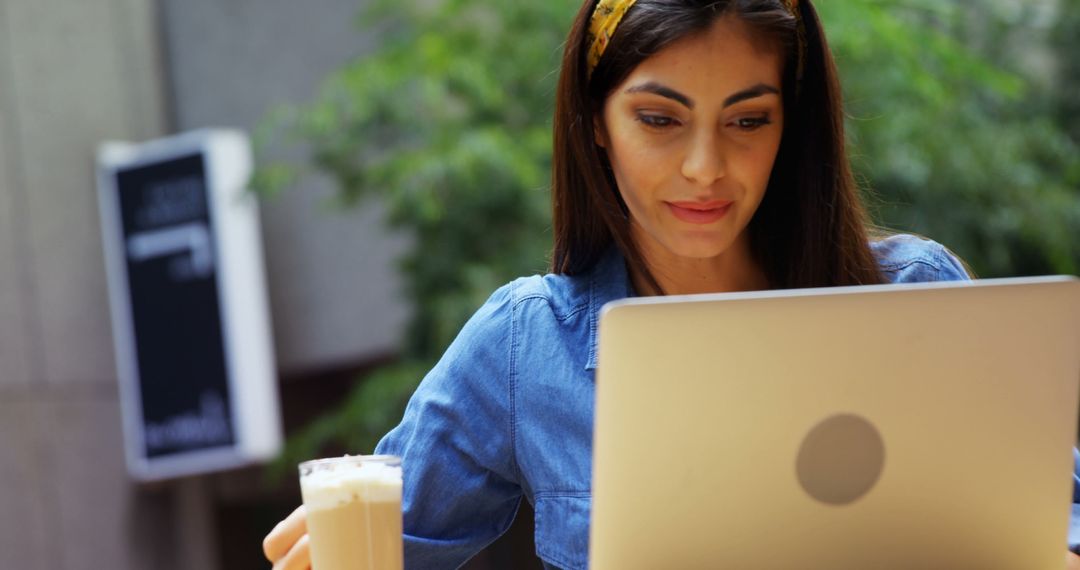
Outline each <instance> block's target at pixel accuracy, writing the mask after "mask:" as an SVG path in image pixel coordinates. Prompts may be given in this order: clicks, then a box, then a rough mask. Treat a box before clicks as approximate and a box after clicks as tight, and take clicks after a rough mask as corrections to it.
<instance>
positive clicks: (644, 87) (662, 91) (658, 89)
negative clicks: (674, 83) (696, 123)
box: [626, 81, 694, 109]
mask: <svg viewBox="0 0 1080 570" xmlns="http://www.w3.org/2000/svg"><path fill="white" fill-rule="evenodd" d="M626 92H627V93H652V94H654V95H659V96H661V97H667V98H668V99H671V100H673V101H678V102H679V103H682V104H683V106H685V107H686V108H687V109H693V108H694V100H693V99H691V98H689V97H687V96H686V95H683V94H682V93H679V92H678V91H676V90H674V89H672V88H670V87H667V86H664V85H661V84H659V83H657V82H655V81H647V82H645V83H642V84H640V85H635V86H633V87H631V88H629V89H627V90H626Z"/></svg>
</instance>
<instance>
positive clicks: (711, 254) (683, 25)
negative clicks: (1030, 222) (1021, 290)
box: [264, 0, 968, 570]
mask: <svg viewBox="0 0 1080 570" xmlns="http://www.w3.org/2000/svg"><path fill="white" fill-rule="evenodd" d="M554 142H555V149H554V169H553V170H554V172H553V207H554V233H555V243H554V251H553V256H552V273H551V274H549V275H546V276H543V277H540V276H535V277H529V278H524V279H519V280H516V281H514V282H512V283H510V284H508V285H506V286H504V287H502V288H500V289H499V290H497V291H496V292H495V293H494V294H493V295H492V296H491V298H490V299H489V300H488V302H487V303H486V304H485V305H484V306H483V307H481V308H480V310H479V311H478V312H477V314H476V315H475V316H474V317H473V318H472V319H471V320H470V321H469V323H468V324H466V325H465V327H464V329H463V330H462V331H461V333H460V335H459V336H458V338H457V340H456V341H455V342H454V343H453V344H452V345H451V346H450V348H449V349H448V350H447V352H446V354H445V355H444V356H443V358H442V360H441V361H440V362H439V364H438V365H436V367H435V368H434V369H433V370H432V371H431V372H430V373H429V374H428V376H427V377H426V378H425V379H424V381H423V382H422V383H421V385H420V387H419V388H418V389H417V391H416V393H415V395H414V396H413V398H412V400H411V401H410V403H409V406H408V408H407V410H406V411H405V416H404V418H403V420H402V422H401V425H399V426H398V427H397V428H395V429H394V430H393V431H391V432H390V433H389V434H388V435H387V436H386V437H385V438H384V439H383V441H382V442H381V443H380V444H379V446H378V448H377V450H376V452H377V453H382V454H393V455H399V456H401V457H402V465H403V468H404V480H405V495H404V499H403V508H404V525H405V526H404V528H405V559H406V564H407V566H408V567H410V568H453V567H457V566H458V565H460V564H461V563H463V562H464V561H465V560H467V559H468V558H469V557H470V556H472V555H473V554H475V553H476V552H477V551H479V550H480V549H481V548H483V547H484V546H486V545H487V544H489V543H490V542H491V541H493V540H494V539H495V538H496V537H498V536H499V535H500V534H501V533H502V532H504V531H505V530H506V528H507V527H508V526H509V525H510V523H511V521H512V520H513V518H514V515H515V513H516V512H517V508H518V505H519V504H520V502H521V500H522V499H523V498H524V499H525V500H527V501H529V503H530V504H532V505H533V507H534V510H535V512H536V521H535V522H536V524H535V527H536V552H537V555H538V556H539V557H540V558H541V559H542V560H543V561H544V563H545V564H546V565H547V566H549V567H551V566H554V567H560V568H570V569H579V568H585V566H586V564H587V553H588V525H589V504H590V499H589V498H590V473H591V442H592V420H593V407H592V406H593V393H594V392H593V390H594V385H593V372H594V369H595V367H596V351H595V347H596V322H597V314H598V312H599V310H600V308H601V307H602V306H603V305H604V303H606V302H608V301H612V300H615V299H619V298H624V297H627V296H633V295H664V294H687V293H706V292H723V291H751V290H761V289H770V288H794V287H822V286H834V285H861V284H873V283H898V282H913V281H934V280H958V279H967V278H968V275H967V273H966V272H965V269H964V266H963V264H962V263H961V262H960V261H959V260H957V259H956V258H955V257H954V256H953V255H951V254H950V253H949V252H948V250H946V249H945V248H943V247H942V246H941V245H938V244H937V243H934V242H932V241H928V240H924V239H920V238H916V237H913V236H903V235H897V236H888V237H885V236H882V235H878V236H872V235H871V234H870V231H869V230H868V226H867V223H866V220H865V216H864V213H863V209H862V207H861V205H860V203H859V199H858V193H857V191H856V186H855V183H854V181H853V179H852V175H851V172H850V169H849V165H848V161H847V158H846V156H845V151H844V129H843V115H842V109H841V99H840V87H839V82H838V80H837V75H836V70H835V68H834V65H833V61H832V57H831V55H830V52H829V49H828V46H827V44H826V41H825V37H824V35H823V31H822V27H821V23H820V21H819V19H818V16H817V13H816V11H815V9H814V7H813V6H812V5H811V3H810V1H809V0H801V1H796V0H637V1H634V0H601V1H600V2H597V0H586V1H585V3H584V5H583V6H582V8H581V11H580V12H579V13H578V15H577V18H576V20H575V21H574V24H573V27H572V29H571V31H570V36H569V39H568V41H567V44H566V49H565V55H564V58H563V62H562V69H561V77H560V82H559V90H558V99H557V102H556V111H555V133H554ZM304 516H305V515H304V511H303V509H302V508H300V509H297V511H296V512H295V513H294V514H293V515H291V516H290V517H289V518H288V519H286V520H285V521H283V522H282V523H281V524H279V525H278V527H277V528H275V529H274V531H273V532H271V534H270V535H269V536H268V537H267V539H266V542H265V543H264V547H265V550H266V554H267V557H268V558H269V559H270V560H271V561H273V562H275V563H276V565H275V566H274V568H275V569H279V570H281V569H289V570H299V569H303V568H306V567H307V566H308V557H307V550H306V536H305V534H304V528H305V527H304Z"/></svg>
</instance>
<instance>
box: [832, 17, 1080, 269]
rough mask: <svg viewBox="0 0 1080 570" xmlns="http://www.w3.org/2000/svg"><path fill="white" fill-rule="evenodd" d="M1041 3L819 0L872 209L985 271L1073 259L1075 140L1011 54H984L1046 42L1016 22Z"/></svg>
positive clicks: (1072, 263)
mask: <svg viewBox="0 0 1080 570" xmlns="http://www.w3.org/2000/svg"><path fill="white" fill-rule="evenodd" d="M1039 4H1040V3H1038V2H1033V3H1027V4H1026V5H1024V6H1019V5H1010V6H1008V7H1005V6H1000V7H998V6H997V4H995V3H992V2H990V3H988V2H963V1H954V2H933V3H930V2H922V1H918V2H916V1H899V0H896V1H872V0H847V1H845V2H820V3H818V5H819V6H820V11H821V13H822V17H823V19H824V20H825V26H826V32H827V34H828V36H829V38H830V41H831V43H832V46H833V49H834V51H835V53H836V57H837V61H838V65H839V67H840V71H841V77H842V80H843V84H844V92H845V96H846V98H847V102H848V113H849V120H848V128H849V136H850V142H851V147H852V155H853V157H854V165H855V167H856V169H857V171H858V172H859V173H860V174H861V175H862V178H863V179H865V180H867V181H868V184H869V186H870V188H871V189H872V191H873V192H874V194H875V195H876V196H877V198H878V205H877V206H878V207H877V208H876V211H877V212H878V214H879V221H881V222H882V223H883V224H884V225H886V226H888V227H893V228H897V229H901V230H908V231H915V232H918V233H922V234H926V235H929V236H932V237H934V238H935V239H938V240H939V241H942V242H944V243H945V244H947V245H948V246H950V247H952V248H953V249H954V250H956V251H957V252H958V253H959V254H960V255H961V256H962V257H964V258H966V259H967V260H968V261H969V262H970V263H971V264H972V265H973V266H974V268H975V269H976V271H977V272H978V273H979V274H980V275H982V276H984V277H989V276H1007V275H1019V274H1039V273H1073V272H1076V271H1077V267H1078V262H1080V248H1078V247H1077V246H1076V245H1074V242H1075V241H1076V240H1074V239H1070V238H1069V236H1070V235H1076V233H1077V230H1080V226H1077V225H1076V219H1077V212H1078V211H1080V189H1078V187H1077V182H1076V178H1075V176H1074V175H1072V174H1071V173H1072V172H1075V170H1076V169H1077V168H1078V166H1077V165H1078V164H1080V162H1078V157H1080V152H1078V150H1080V149H1078V148H1077V145H1076V142H1075V141H1074V140H1072V139H1070V138H1069V136H1068V135H1066V133H1065V132H1064V131H1063V130H1062V129H1061V128H1060V127H1058V126H1057V125H1055V123H1054V122H1053V120H1052V118H1051V117H1052V115H1053V110H1052V107H1051V106H1049V105H1048V104H1047V101H1046V100H1045V98H1044V97H1041V96H1040V94H1039V92H1038V90H1037V89H1035V88H1033V86H1034V85H1035V81H1036V80H1035V79H1034V78H1033V77H1031V76H1027V75H1025V74H1026V72H1028V71H1029V70H1028V69H1026V68H1025V67H1024V66H1023V64H1022V63H1021V62H1022V61H1023V58H1020V57H1016V58H1014V59H1013V60H1001V59H991V58H992V57H994V58H997V57H998V56H1000V54H1001V53H1020V54H1022V53H1024V50H1028V51H1032V50H1035V51H1037V50H1040V49H1042V50H1045V49H1046V48H1045V45H1043V44H1042V43H1040V42H1038V41H1034V40H1033V38H1036V37H1038V30H1036V29H1031V30H1025V29H1024V28H1023V26H1024V25H1028V24H1027V23H1029V22H1031V21H1033V20H1034V18H1032V17H1028V16H1027V15H1026V12H1025V10H1034V9H1039ZM1006 8H1008V9H1006ZM1002 30H1008V31H1011V32H1012V33H1010V34H1007V35H1005V34H1003V32H1002ZM1016 38H1019V39H1016ZM1067 55H1068V54H1060V56H1067ZM1052 56H1053V54H1048V55H1047V57H1052ZM1071 59H1072V58H1071V57H1063V60H1071Z"/></svg>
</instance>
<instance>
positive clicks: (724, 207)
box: [664, 200, 733, 224]
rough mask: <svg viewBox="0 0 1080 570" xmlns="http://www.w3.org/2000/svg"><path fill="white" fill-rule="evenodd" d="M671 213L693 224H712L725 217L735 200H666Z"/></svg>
mask: <svg viewBox="0 0 1080 570" xmlns="http://www.w3.org/2000/svg"><path fill="white" fill-rule="evenodd" d="M664 204H667V207H668V208H670V209H671V213H672V214H674V215H675V217H676V218H679V219H680V220H682V221H684V222H687V223H691V224H711V223H713V222H715V221H717V220H719V219H720V218H723V217H724V216H725V215H726V214H727V213H728V210H730V209H731V204H733V202H727V201H722V200H716V201H712V202H664Z"/></svg>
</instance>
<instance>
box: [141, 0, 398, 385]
mask: <svg viewBox="0 0 1080 570" xmlns="http://www.w3.org/2000/svg"><path fill="white" fill-rule="evenodd" d="M161 4H162V9H163V16H164V17H163V19H162V22H163V26H164V34H165V38H166V42H167V43H166V45H167V54H168V55H167V62H168V64H167V66H166V69H167V70H168V72H169V78H170V81H169V83H170V85H171V92H172V100H173V105H172V108H173V111H174V121H175V126H176V129H177V130H187V129H192V128H198V127H204V126H216V125H225V126H235V127H241V128H245V129H253V128H254V127H255V126H256V125H257V124H258V122H259V121H260V120H261V119H262V118H263V116H264V115H265V114H266V113H267V112H268V111H269V110H270V109H271V108H272V107H273V106H274V105H276V104H281V103H290V102H303V101H306V100H309V99H311V98H312V97H313V96H314V95H315V93H316V92H317V88H318V85H319V82H320V81H321V80H322V79H323V78H324V77H325V76H326V75H327V73H328V72H330V71H331V70H333V69H335V68H337V67H339V66H341V65H342V64H344V63H345V62H347V61H348V60H349V59H350V58H352V57H355V56H357V55H358V54H362V53H364V52H365V51H367V50H368V49H369V48H370V47H371V46H370V45H369V42H368V41H367V40H366V39H365V38H364V37H363V36H362V34H361V33H359V32H358V29H357V26H356V25H355V24H354V22H355V20H356V17H357V13H358V12H359V10H360V7H361V5H362V2H357V1H356V0H305V1H304V2H296V1H295V0H230V1H228V2H224V1H222V0H162V3H161ZM331 193H332V187H331V186H329V184H327V183H326V181H319V180H309V181H306V182H305V184H304V185H303V187H302V188H297V189H294V190H292V191H289V192H286V193H285V194H284V195H282V196H280V197H278V198H277V199H274V200H269V201H264V202H263V209H262V218H263V231H264V234H265V241H264V243H265V247H266V252H267V272H268V273H269V283H270V303H271V308H272V312H273V319H274V334H275V337H276V343H277V353H278V363H279V366H280V367H281V369H282V371H283V373H285V374H287V375H292V374H296V373H303V372H310V371H317V370H320V369H325V368H328V367H332V365H333V364H349V363H357V362H363V361H364V360H365V359H368V358H371V357H373V356H377V355H380V354H385V353H388V352H393V351H394V350H395V349H396V347H397V345H398V340H399V339H400V337H401V334H402V330H403V325H404V322H405V319H406V311H405V306H404V303H402V302H400V299H399V297H398V292H399V290H400V283H399V280H398V278H397V275H396V273H395V271H394V266H393V260H394V259H395V258H396V257H397V255H398V254H399V253H400V252H401V251H402V250H403V249H404V248H405V247H406V246H407V241H406V240H405V239H403V238H402V237H401V236H397V237H389V236H387V235H386V233H385V231H383V230H382V229H381V227H380V221H379V215H380V210H379V208H378V207H368V208H362V209H359V210H355V211H347V212H335V211H328V210H327V208H326V207H325V206H324V203H325V200H326V198H327V197H328V196H329V195H330V194H331Z"/></svg>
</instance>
